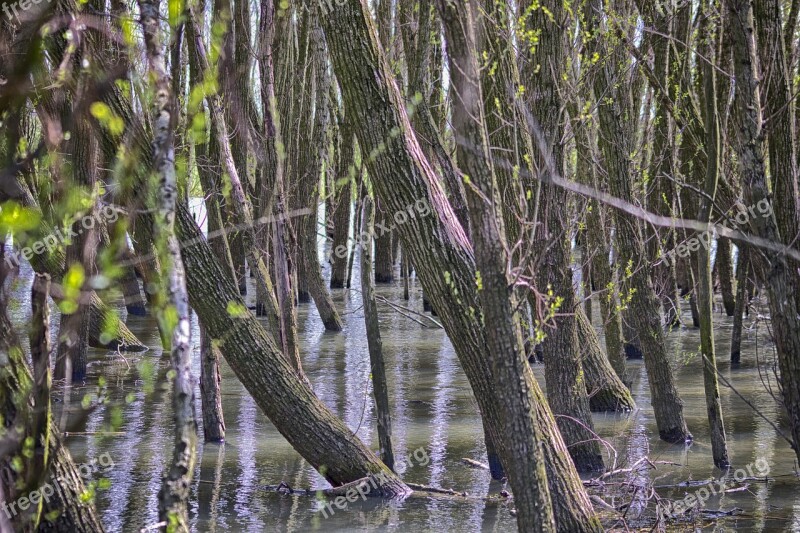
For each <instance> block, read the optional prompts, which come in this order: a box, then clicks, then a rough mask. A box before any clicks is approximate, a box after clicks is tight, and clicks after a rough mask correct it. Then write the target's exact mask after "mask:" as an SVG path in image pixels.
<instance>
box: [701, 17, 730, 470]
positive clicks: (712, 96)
mask: <svg viewBox="0 0 800 533" xmlns="http://www.w3.org/2000/svg"><path fill="white" fill-rule="evenodd" d="M703 10H704V12H705V15H706V17H707V22H706V23H705V24H704V28H705V30H706V32H704V33H705V39H707V40H708V41H709V44H708V45H707V46H705V47H704V48H705V58H706V60H705V61H704V62H703V66H702V78H703V89H704V90H703V93H704V100H705V101H704V109H705V116H704V119H705V128H706V143H705V147H706V155H707V164H706V180H705V184H704V187H703V189H704V192H705V194H704V195H703V197H702V199H701V200H700V211H699V216H698V219H699V220H700V222H704V223H706V224H708V222H709V220H710V219H711V210H712V206H713V205H714V198H715V197H716V194H717V182H718V180H719V167H720V152H721V147H720V142H721V141H720V132H719V122H720V121H719V113H718V111H717V100H718V96H719V95H718V94H717V88H716V72H715V70H714V69H715V65H714V61H716V55H717V54H716V46H717V45H716V43H717V39H716V35H715V33H717V32H718V33H721V32H722V27H721V26H718V27H717V28H716V32H715V31H714V29H715V28H714V25H713V23H712V22H711V20H712V19H711V10H710V8H709V7H708V4H706V3H704V5H703ZM707 231H708V237H706V238H707V239H708V240H709V241H710V240H711V230H710V226H709V230H707ZM717 253H719V250H717ZM697 272H698V279H697V299H698V306H699V308H700V353H701V355H702V357H703V385H704V388H705V395H706V413H707V414H708V425H709V427H710V432H711V453H712V456H713V459H714V465H715V466H716V467H717V468H727V467H728V466H730V461H729V460H728V444H727V441H726V438H725V423H724V421H723V419H722V406H721V405H720V401H719V381H718V379H717V356H716V350H715V348H714V302H713V299H714V286H713V283H712V279H711V254H710V246H708V247H706V246H700V247H699V248H698V250H697Z"/></svg>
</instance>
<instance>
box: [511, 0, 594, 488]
mask: <svg viewBox="0 0 800 533" xmlns="http://www.w3.org/2000/svg"><path fill="white" fill-rule="evenodd" d="M532 6H533V4H532V3H529V2H528V1H527V0H526V1H523V2H521V4H520V10H521V12H523V13H525V14H526V15H524V16H523V17H521V19H520V21H519V24H520V25H521V26H522V27H523V28H524V30H523V31H525V32H528V33H535V32H537V31H541V34H540V35H539V36H538V38H537V39H536V41H535V42H529V41H527V40H525V39H524V38H523V43H524V44H523V46H522V47H521V50H522V52H521V54H520V56H521V57H520V66H521V69H522V70H521V72H522V76H521V78H522V82H523V83H524V84H525V86H526V90H527V93H526V94H529V95H530V96H528V97H527V99H526V102H525V104H526V107H527V108H528V109H529V110H530V120H528V121H527V123H526V124H523V125H521V127H523V128H524V127H526V126H527V128H528V133H529V135H530V136H531V138H532V139H534V138H535V139H537V141H538V142H537V143H536V146H535V147H534V148H533V150H532V152H531V154H530V160H531V167H532V171H533V172H534V173H535V174H536V176H537V177H538V179H539V180H541V182H542V183H541V192H540V194H539V198H538V199H539V203H538V205H537V203H536V200H535V198H534V197H533V196H531V198H530V199H529V201H528V211H529V212H530V213H537V212H538V215H539V219H538V220H534V222H535V223H538V226H537V228H536V230H535V232H534V233H533V234H532V237H533V241H534V246H535V248H534V249H535V250H536V252H537V253H538V255H539V256H540V258H539V260H538V268H537V269H536V272H535V274H534V279H535V280H536V284H537V287H538V291H539V292H546V291H547V288H548V287H550V288H552V292H553V295H554V296H555V297H557V298H559V299H560V301H561V304H560V307H559V309H557V312H558V313H559V316H556V317H554V318H553V322H554V325H555V328H553V329H550V330H549V331H548V332H547V335H546V337H545V338H544V340H543V341H542V343H541V348H542V354H543V356H544V365H545V381H546V383H547V391H548V394H547V397H548V401H549V403H550V407H551V409H552V410H553V414H554V415H555V416H556V422H557V423H558V427H559V429H560V430H561V435H562V436H563V437H564V441H565V443H566V444H567V447H568V448H569V452H570V455H571V456H572V459H573V461H574V462H575V467H576V468H577V469H578V472H593V471H598V470H602V469H603V466H604V465H603V456H602V455H601V453H600V443H599V442H598V440H597V439H596V438H595V435H594V425H593V422H592V416H591V413H590V411H589V399H588V397H587V393H586V383H585V381H584V380H585V378H584V375H585V372H584V369H583V365H582V364H581V357H580V348H579V346H578V332H577V323H576V317H575V315H576V313H579V312H582V309H581V308H580V304H579V302H578V300H577V298H576V295H575V289H574V287H573V285H572V264H571V263H572V257H571V238H572V232H571V221H570V219H569V211H568V202H569V198H568V197H567V193H566V191H565V190H564V189H562V188H560V187H557V186H555V185H553V184H552V183H548V182H549V181H550V180H551V178H552V176H553V175H558V176H563V175H564V147H563V144H562V142H561V139H562V137H563V135H564V122H565V121H566V120H567V117H566V116H565V113H564V111H563V109H564V107H565V106H564V102H563V99H562V98H561V95H560V93H559V84H560V83H561V82H562V80H561V77H562V75H563V74H564V73H565V67H566V53H565V52H566V47H567V41H566V38H567V33H568V31H567V28H568V27H569V24H568V16H567V11H566V10H564V9H563V5H562V2H561V1H560V0H552V1H550V0H548V1H545V2H542V3H541V8H540V9H532ZM530 50H534V52H533V53H531V51H530ZM534 73H537V74H534ZM523 185H524V187H525V190H528V191H532V190H534V188H535V187H536V185H537V184H536V183H535V181H534V179H533V177H528V178H527V179H523ZM529 294H530V296H529V299H530V303H531V307H532V308H533V309H536V308H537V307H536V306H537V301H536V298H537V296H536V294H535V293H534V292H530V293H529ZM539 318H540V320H541V319H543V318H542V317H539Z"/></svg>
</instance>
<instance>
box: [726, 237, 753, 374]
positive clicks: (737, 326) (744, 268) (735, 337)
mask: <svg viewBox="0 0 800 533" xmlns="http://www.w3.org/2000/svg"><path fill="white" fill-rule="evenodd" d="M749 256H750V251H749V248H748V247H747V245H745V244H744V243H740V244H739V254H738V257H737V259H736V308H735V309H734V310H733V331H731V364H732V365H735V364H739V363H740V362H741V360H742V325H743V324H742V322H743V319H744V313H745V310H746V309H747V302H748V295H747V284H748V283H749V279H750V276H749V274H750V259H749Z"/></svg>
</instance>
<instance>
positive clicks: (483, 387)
mask: <svg viewBox="0 0 800 533" xmlns="http://www.w3.org/2000/svg"><path fill="white" fill-rule="evenodd" d="M321 22H322V25H323V28H324V29H325V36H326V38H327V40H328V45H329V49H330V53H331V58H332V60H333V65H334V69H335V72H336V76H337V79H338V80H339V82H340V84H341V87H342V94H343V97H344V101H345V105H346V107H347V109H348V112H352V113H353V120H354V124H357V128H356V135H357V136H358V140H359V146H360V147H361V150H362V151H363V153H366V154H371V153H374V154H376V155H375V157H373V158H368V159H367V160H366V164H367V168H368V169H369V171H370V177H371V178H372V180H373V181H372V183H373V185H374V186H375V190H376V192H377V194H378V196H379V197H380V198H381V199H382V200H383V201H385V202H386V206H387V208H388V209H389V210H391V211H407V209H408V208H409V206H412V207H413V206H414V205H415V203H418V202H419V203H420V204H421V203H422V202H424V203H425V204H426V205H427V207H428V208H429V209H430V210H431V212H430V215H428V216H424V217H423V216H416V217H414V218H409V220H408V221H407V222H406V223H405V224H401V225H398V227H397V229H396V230H395V231H396V232H397V234H398V236H399V237H400V239H401V242H402V244H403V250H404V251H406V252H407V253H408V254H409V257H410V258H411V262H412V264H413V265H414V268H415V270H416V272H417V274H418V276H419V278H420V280H421V282H422V285H423V289H424V290H425V293H426V295H427V296H428V298H430V299H431V302H432V303H433V305H434V307H435V308H436V310H437V312H438V313H439V316H440V317H442V321H443V324H444V327H445V330H446V331H447V334H448V336H449V337H450V340H451V341H452V343H453V346H454V348H455V350H456V353H457V354H458V357H459V360H460V361H461V364H462V367H463V368H464V371H465V373H466V375H467V378H468V379H469V381H470V385H471V386H472V390H473V392H474V394H475V398H476V400H477V402H478V405H479V408H480V410H481V414H482V416H483V421H484V427H485V429H486V431H487V432H489V433H490V434H491V435H492V436H493V437H494V442H495V443H497V444H498V445H499V446H504V445H505V443H504V442H503V438H502V435H503V430H502V428H501V426H500V421H501V420H503V419H504V416H505V415H504V414H503V411H502V407H501V406H500V404H499V399H498V398H497V394H498V392H497V391H496V390H495V388H494V386H493V385H492V381H491V376H492V373H491V367H490V364H489V360H490V359H489V357H488V355H487V354H488V349H487V344H486V343H487V339H486V335H487V331H486V328H485V327H484V326H483V325H482V324H481V323H480V322H479V321H478V318H477V317H476V316H475V310H476V309H479V305H480V304H479V303H478V299H477V294H476V290H475V270H476V269H475V261H474V257H473V255H472V249H471V246H470V244H469V241H468V240H467V238H466V235H465V234H464V231H463V228H461V226H460V224H452V222H451V221H453V220H455V214H454V213H453V210H452V207H451V206H450V204H449V202H448V201H447V199H446V196H445V195H444V191H443V190H442V187H441V185H440V184H439V181H438V178H437V177H436V176H435V175H434V173H433V171H432V168H431V166H430V165H429V164H428V162H427V161H426V160H425V159H424V156H423V155H422V150H421V148H420V145H419V143H418V142H417V139H416V137H415V136H414V135H413V134H412V133H411V132H410V124H409V121H408V117H407V115H406V113H405V111H404V109H403V100H402V99H401V97H400V94H399V91H398V89H397V86H396V84H395V82H394V80H393V78H392V75H391V73H390V70H389V67H388V65H387V64H386V58H385V56H384V55H383V54H382V52H381V49H380V47H379V45H378V41H377V36H376V33H375V29H374V26H373V25H372V23H371V21H370V20H369V18H368V15H367V11H366V6H365V5H364V4H362V3H361V2H360V1H359V0H348V1H347V2H346V3H344V4H342V5H339V6H338V7H337V8H336V9H335V10H333V11H332V12H331V13H330V14H329V15H328V16H327V17H323V18H322V19H321ZM470 309H472V312H470ZM523 377H524V381H525V383H526V384H528V387H529V390H531V393H532V395H533V398H532V399H531V400H530V405H531V409H532V410H533V411H534V413H535V417H536V422H537V424H538V425H539V426H540V427H541V428H542V434H543V436H544V443H543V444H544V448H545V465H546V467H547V469H548V474H547V476H548V481H549V482H550V483H551V486H550V493H551V496H552V497H553V499H554V502H553V507H554V514H555V518H556V520H557V521H558V523H559V527H563V528H564V529H565V530H570V528H572V529H571V530H572V531H599V529H600V526H599V524H598V522H597V520H596V518H595V516H594V512H593V510H592V508H591V504H590V503H589V500H588V497H587V496H586V492H585V491H584V489H583V487H582V486H581V482H580V478H578V476H577V472H576V471H575V469H574V465H573V464H572V462H571V460H570V459H569V452H568V451H567V449H566V447H565V445H564V442H563V440H562V439H561V436H560V434H559V433H558V430H557V428H556V426H555V422H554V420H553V418H552V414H551V413H550V412H549V409H548V408H547V404H546V401H545V400H544V398H543V397H542V396H541V394H539V393H537V392H536V391H537V390H538V387H535V386H534V385H533V384H532V381H533V379H534V378H533V374H532V372H530V370H527V371H525V372H524V374H523Z"/></svg>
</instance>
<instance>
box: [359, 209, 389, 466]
mask: <svg viewBox="0 0 800 533" xmlns="http://www.w3.org/2000/svg"><path fill="white" fill-rule="evenodd" d="M374 222H375V209H374V207H373V204H372V199H370V198H369V197H366V198H364V207H363V213H362V215H361V227H362V228H365V231H367V232H370V231H371V230H372V225H373V224H374ZM360 248H361V299H362V302H363V305H364V321H365V322H366V326H367V344H368V345H369V360H370V374H371V375H372V390H373V392H374V394H375V407H376V409H377V413H378V416H377V418H378V442H379V443H380V447H381V459H382V460H383V462H384V464H385V465H386V466H388V467H389V468H391V469H392V470H394V453H393V452H392V419H391V416H390V409H389V386H388V384H387V382H386V366H385V365H384V362H383V344H382V342H381V329H380V325H379V323H378V308H377V304H376V302H375V284H374V283H373V281H372V241H371V239H367V242H366V243H363V244H362V245H361V246H360Z"/></svg>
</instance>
